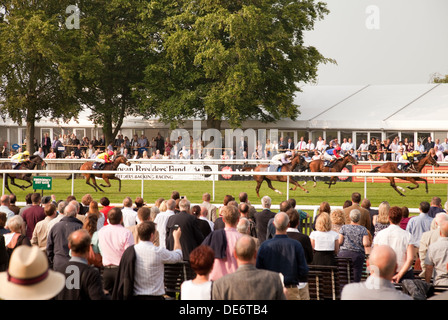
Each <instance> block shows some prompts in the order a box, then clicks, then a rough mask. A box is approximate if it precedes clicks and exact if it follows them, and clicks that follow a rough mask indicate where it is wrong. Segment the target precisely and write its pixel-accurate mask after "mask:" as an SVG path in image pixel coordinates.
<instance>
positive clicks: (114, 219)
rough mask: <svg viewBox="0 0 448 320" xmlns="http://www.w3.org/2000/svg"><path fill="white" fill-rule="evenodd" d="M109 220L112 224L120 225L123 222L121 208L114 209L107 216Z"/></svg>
mask: <svg viewBox="0 0 448 320" xmlns="http://www.w3.org/2000/svg"><path fill="white" fill-rule="evenodd" d="M107 219H108V220H109V223H110V224H120V223H121V221H122V220H123V213H122V212H121V209H120V208H117V207H114V208H112V209H110V210H109V212H108V214H107Z"/></svg>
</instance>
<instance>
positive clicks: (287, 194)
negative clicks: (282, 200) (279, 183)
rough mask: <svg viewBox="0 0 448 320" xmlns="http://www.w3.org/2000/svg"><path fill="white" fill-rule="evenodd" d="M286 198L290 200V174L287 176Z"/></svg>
mask: <svg viewBox="0 0 448 320" xmlns="http://www.w3.org/2000/svg"><path fill="white" fill-rule="evenodd" d="M286 200H289V176H288V177H286Z"/></svg>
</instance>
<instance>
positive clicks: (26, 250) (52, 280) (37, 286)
mask: <svg viewBox="0 0 448 320" xmlns="http://www.w3.org/2000/svg"><path fill="white" fill-rule="evenodd" d="M64 285H65V277H64V275H63V274H62V273H58V272H56V271H53V270H50V268H49V267H48V261H47V257H46V256H45V254H44V253H43V252H42V251H41V250H40V249H39V248H38V247H37V246H20V247H17V248H16V249H15V250H14V251H13V253H12V255H11V259H10V261H9V268H8V271H5V272H0V299H3V300H50V299H52V298H53V297H55V296H56V295H57V294H58V293H59V292H60V291H61V290H62V289H63V287H64Z"/></svg>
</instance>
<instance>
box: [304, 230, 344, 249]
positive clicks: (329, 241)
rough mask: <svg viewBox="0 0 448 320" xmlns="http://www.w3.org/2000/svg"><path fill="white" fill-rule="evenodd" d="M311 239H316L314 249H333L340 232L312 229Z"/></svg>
mask: <svg viewBox="0 0 448 320" xmlns="http://www.w3.org/2000/svg"><path fill="white" fill-rule="evenodd" d="M310 239H312V240H314V250H316V251H333V250H334V249H335V241H336V240H338V239H339V233H337V232H336V231H333V230H331V231H327V232H323V231H312V232H311V234H310Z"/></svg>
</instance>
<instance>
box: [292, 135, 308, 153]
mask: <svg viewBox="0 0 448 320" xmlns="http://www.w3.org/2000/svg"><path fill="white" fill-rule="evenodd" d="M294 149H296V150H306V141H305V138H304V137H300V141H299V142H297V144H296V147H295V148H294Z"/></svg>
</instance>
